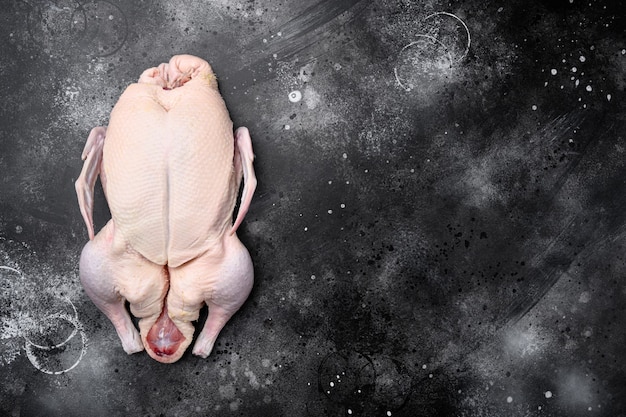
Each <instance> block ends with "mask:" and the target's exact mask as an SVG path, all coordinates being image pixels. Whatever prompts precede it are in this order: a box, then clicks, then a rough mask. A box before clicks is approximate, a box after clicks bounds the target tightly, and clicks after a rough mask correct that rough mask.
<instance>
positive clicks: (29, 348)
mask: <svg viewBox="0 0 626 417" xmlns="http://www.w3.org/2000/svg"><path fill="white" fill-rule="evenodd" d="M66 300H67V302H68V303H69V304H70V305H71V306H72V309H73V310H74V316H73V317H72V316H70V315H69V314H66V313H56V314H51V315H49V316H48V317H46V319H47V320H52V319H59V320H65V321H67V322H68V323H70V324H72V325H73V326H74V331H72V333H71V334H70V336H69V337H68V338H67V339H66V340H65V341H63V342H61V343H59V344H57V345H53V346H52V345H50V346H42V345H38V344H35V343H33V342H31V341H30V340H29V339H28V338H26V337H24V340H25V344H24V350H25V351H26V357H28V360H29V361H30V363H31V364H32V365H33V366H34V367H35V368H37V369H38V370H39V371H41V372H43V373H45V374H48V375H61V374H64V373H66V372H69V371H71V370H72V369H74V368H75V367H76V366H77V365H78V364H79V363H80V361H81V359H82V358H83V356H85V353H87V335H86V334H85V332H84V330H83V325H82V323H81V322H80V320H78V311H77V310H76V306H74V303H72V301H71V300H70V299H69V298H67V299H66ZM77 333H80V337H81V343H82V346H81V350H80V354H79V356H78V358H77V359H76V361H75V362H74V363H73V364H72V365H71V366H69V367H68V368H65V369H61V370H51V369H47V368H46V367H45V366H44V365H42V364H41V363H40V362H39V359H38V358H37V356H36V355H35V353H34V352H33V349H38V350H43V351H50V350H53V349H58V348H61V347H63V346H65V345H66V344H67V343H69V341H70V340H71V339H73V338H74V336H76V334H77Z"/></svg>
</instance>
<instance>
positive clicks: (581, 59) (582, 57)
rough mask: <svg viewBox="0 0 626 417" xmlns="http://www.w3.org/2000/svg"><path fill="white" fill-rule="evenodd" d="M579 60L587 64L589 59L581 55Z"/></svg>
mask: <svg viewBox="0 0 626 417" xmlns="http://www.w3.org/2000/svg"><path fill="white" fill-rule="evenodd" d="M578 60H579V61H580V62H585V61H586V60H587V58H585V57H584V55H581V56H580V58H578Z"/></svg>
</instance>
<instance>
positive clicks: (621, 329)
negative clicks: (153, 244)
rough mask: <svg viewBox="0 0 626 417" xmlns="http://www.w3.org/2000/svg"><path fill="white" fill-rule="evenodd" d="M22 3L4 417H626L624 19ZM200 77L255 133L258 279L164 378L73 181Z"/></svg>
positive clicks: (6, 93) (566, 5)
mask: <svg viewBox="0 0 626 417" xmlns="http://www.w3.org/2000/svg"><path fill="white" fill-rule="evenodd" d="M5 3H6V4H5V5H4V7H2V9H1V10H0V40H1V42H0V50H1V52H2V57H3V59H2V60H1V61H0V75H1V78H2V82H1V83H0V97H1V100H0V288H1V293H0V320H1V326H0V332H1V334H0V369H1V371H0V414H1V415H10V416H44V415H45V416H69V415H72V416H73V415H76V416H78V415H81V416H82V415H90V416H125V415H137V416H208V415H224V416H231V415H232V416H270V415H271V416H348V415H351V416H504V415H506V416H626V389H625V388H624V381H625V380H626V282H625V281H624V277H625V276H626V263H625V260H624V257H625V256H626V217H625V214H624V207H625V206H626V182H625V181H626V169H625V167H624V160H625V158H624V153H625V151H626V141H625V139H624V132H625V131H626V107H625V106H624V99H625V97H624V87H625V85H626V36H625V35H624V33H625V32H624V30H625V27H626V26H625V22H624V10H623V5H620V1H619V0H616V1H608V0H607V1H603V0H587V1H582V0H557V1H539V0H531V1H522V0H514V1H507V2H504V1H500V2H481V1H478V0H465V1H453V2H443V1H433V0H428V1H425V2H416V1H409V0H393V1H382V0H372V1H366V0H361V1H358V0H324V1H316V0H311V1H305V0H283V1H277V0H265V1H262V0H252V1H246V2H230V1H226V0H215V1H211V2H194V1H188V0H179V1H174V2H170V1H164V0H160V1H154V2H146V1H129V2H121V1H114V0H112V1H101V0H96V1H92V2H82V1H73V0H58V1H54V0H53V1H36V0H28V1H25V0H23V1H18V0H12V1H8V2H5ZM177 53H191V54H195V55H198V56H201V57H203V58H205V59H207V60H208V61H209V62H210V63H211V64H212V66H213V68H214V70H215V71H216V73H217V76H218V78H219V81H220V89H221V91H222V94H223V96H224V98H225V100H226V103H227V105H228V107H229V109H230V111H231V115H232V118H233V120H234V123H235V125H236V126H242V125H245V126H247V127H248V128H249V129H250V131H251V134H252V138H253V145H254V149H255V153H256V156H257V159H256V163H255V167H256V171H257V176H258V179H259V186H258V188H257V193H256V196H255V199H254V200H253V203H252V207H251V209H250V211H249V214H248V216H247V218H246V221H245V222H244V224H243V226H242V228H240V237H241V239H242V241H243V242H244V243H245V244H246V246H247V247H248V248H249V249H250V252H251V255H252V258H253V261H254V264H255V274H256V278H255V279H256V281H255V287H254V290H253V292H252V294H251V296H250V298H249V299H248V301H247V302H246V304H245V305H244V307H243V308H242V310H240V312H239V313H238V314H237V315H236V316H235V317H234V318H233V319H232V320H231V321H230V322H229V323H228V324H227V326H226V327H225V329H224V330H223V331H222V333H221V335H220V337H219V339H218V342H217V345H216V348H215V350H214V351H213V353H212V355H211V356H210V357H209V358H208V359H206V360H204V359H200V358H197V357H194V356H192V355H190V354H189V353H187V354H186V355H185V356H184V357H183V358H182V359H181V361H180V362H178V363H176V364H174V365H169V366H167V365H162V364H159V363H157V362H155V361H153V360H152V359H150V358H149V357H148V356H147V355H146V354H135V355H132V356H127V355H126V354H125V353H124V352H123V351H122V348H121V346H120V343H119V340H118V339H117V336H116V334H115V331H114V329H113V327H112V325H111V324H110V323H109V322H108V321H107V320H106V318H105V317H104V316H103V315H102V314H101V313H100V312H99V311H98V310H97V309H96V307H95V306H94V305H93V304H92V303H91V301H90V300H89V299H88V298H87V297H86V295H85V294H84V292H83V290H82V289H81V286H80V282H79V280H78V274H77V272H78V271H77V269H78V267H77V265H78V257H79V254H80V250H81V248H82V246H83V245H84V244H85V242H86V239H87V235H86V230H85V228H84V225H83V223H82V219H81V217H80V213H79V210H78V207H77V203H76V198H75V195H74V188H73V181H74V180H75V179H76V177H77V176H78V174H79V172H80V169H81V166H82V162H81V160H80V153H81V151H82V148H83V144H84V141H85V139H86V137H87V134H88V132H89V130H90V129H91V128H92V127H94V126H97V125H103V124H106V123H107V120H108V114H109V112H110V110H111V108H112V106H113V105H114V104H115V101H116V100H117V97H119V95H120V93H121V92H122V91H123V89H124V88H125V87H126V86H127V85H128V84H129V83H131V82H134V81H135V80H136V79H137V78H138V76H139V74H140V73H141V72H142V71H143V70H144V69H146V68H148V67H152V66H155V65H157V64H158V63H161V62H166V61H167V60H168V59H169V58H170V56H171V55H174V54H177ZM108 216H109V214H108V209H107V206H106V202H105V200H104V196H103V194H102V190H101V188H98V189H97V191H96V207H95V221H96V227H101V226H102V225H103V224H104V223H105V222H106V221H107V220H108ZM205 315H206V313H205Z"/></svg>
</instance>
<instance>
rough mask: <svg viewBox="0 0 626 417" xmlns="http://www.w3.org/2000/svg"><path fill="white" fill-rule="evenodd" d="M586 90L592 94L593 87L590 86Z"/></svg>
mask: <svg viewBox="0 0 626 417" xmlns="http://www.w3.org/2000/svg"><path fill="white" fill-rule="evenodd" d="M585 90H587V91H589V92H591V91H592V90H593V87H591V86H590V85H588V86H587V87H586V88H585Z"/></svg>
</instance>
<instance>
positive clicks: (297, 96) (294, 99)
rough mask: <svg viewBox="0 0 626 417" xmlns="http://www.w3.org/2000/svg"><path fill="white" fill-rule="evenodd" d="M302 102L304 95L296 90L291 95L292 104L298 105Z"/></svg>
mask: <svg viewBox="0 0 626 417" xmlns="http://www.w3.org/2000/svg"><path fill="white" fill-rule="evenodd" d="M300 100H302V93H301V92H300V91H298V90H294V91H292V92H291V93H289V101H291V102H292V103H297V102H299V101H300Z"/></svg>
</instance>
